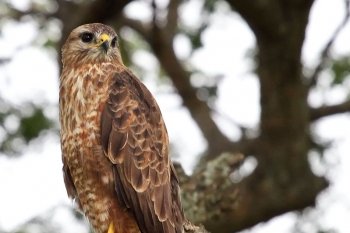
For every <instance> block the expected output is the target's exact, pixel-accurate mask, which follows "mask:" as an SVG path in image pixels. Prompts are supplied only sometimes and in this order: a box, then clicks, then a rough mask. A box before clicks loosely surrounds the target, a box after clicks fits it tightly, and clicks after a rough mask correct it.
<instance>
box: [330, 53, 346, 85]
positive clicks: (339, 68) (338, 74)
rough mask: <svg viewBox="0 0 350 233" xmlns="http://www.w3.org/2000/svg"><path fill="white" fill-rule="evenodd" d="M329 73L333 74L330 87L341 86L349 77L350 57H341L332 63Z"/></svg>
mask: <svg viewBox="0 0 350 233" xmlns="http://www.w3.org/2000/svg"><path fill="white" fill-rule="evenodd" d="M331 71H332V72H333V81H332V85H338V84H343V83H344V81H345V80H346V79H347V78H349V77H350V57H349V56H346V57H341V58H339V59H336V60H334V61H332V64H331Z"/></svg>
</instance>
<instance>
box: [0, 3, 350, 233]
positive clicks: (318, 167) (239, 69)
mask: <svg viewBox="0 0 350 233" xmlns="http://www.w3.org/2000/svg"><path fill="white" fill-rule="evenodd" d="M27 3H28V0H23V1H22V0H13V4H14V5H16V6H17V7H19V8H24V9H25V7H26V6H27V5H26V4H27ZM147 3H148V2H147V1H146V2H139V1H137V2H134V3H132V4H129V5H128V6H127V8H126V9H125V12H126V13H127V14H128V15H129V16H131V17H134V18H140V19H143V20H147V19H149V18H150V16H151V14H150V9H149V7H148V5H147ZM159 3H160V4H164V1H159ZM344 6H345V5H344V3H343V1H342V0H333V1H329V0H317V1H316V3H315V4H314V6H313V9H312V12H311V18H310V23H309V26H308V30H307V37H306V43H305V46H304V49H303V60H304V62H305V64H307V65H309V66H314V65H315V64H316V63H317V61H318V57H319V53H320V49H321V48H323V46H324V45H325V43H326V41H327V40H328V38H329V37H330V36H331V35H332V33H333V32H334V30H335V28H336V27H337V25H338V24H339V23H340V22H341V20H342V19H343V17H344V12H345V11H344ZM200 8H201V1H199V0H192V1H190V2H189V3H187V4H185V5H184V6H183V7H182V8H181V11H180V16H181V19H182V22H184V23H185V24H186V25H188V26H195V25H196V24H197V23H198V22H199V21H200V17H201V14H200ZM220 8H221V9H222V10H221V11H220V13H216V14H214V15H213V16H211V18H210V22H211V23H210V27H209V29H208V30H206V31H205V33H204V34H203V36H202V41H203V44H204V47H203V48H201V49H200V50H198V51H197V52H195V53H194V54H193V55H192V56H190V54H189V51H190V43H189V41H188V40H187V39H186V38H184V37H183V36H178V37H177V38H176V40H175V44H174V46H175V49H176V53H177V54H178V55H179V56H180V57H181V58H185V59H188V60H189V64H190V65H192V66H194V67H196V68H197V69H199V70H202V71H203V72H204V73H206V74H209V75H217V74H220V75H222V76H223V79H222V81H221V83H220V86H219V88H218V96H219V97H218V100H217V102H216V104H215V107H216V109H217V111H218V112H219V114H217V115H215V120H216V121H217V122H218V123H219V126H220V128H221V129H222V130H224V131H225V133H226V134H227V135H228V136H229V137H230V138H232V139H234V138H237V137H238V130H235V128H234V126H232V124H231V121H233V122H238V123H240V124H243V125H245V126H248V127H255V126H256V125H257V123H258V119H259V111H260V109H259V94H258V90H259V84H258V82H257V79H256V77H255V75H254V74H252V73H251V68H252V67H251V61H250V60H249V59H248V58H247V52H248V50H249V49H252V48H253V46H254V43H255V39H254V37H253V35H252V33H251V31H250V30H249V28H248V27H247V25H246V24H245V23H244V22H243V21H242V20H241V19H240V17H239V15H237V14H235V13H231V12H230V11H229V9H228V8H227V7H226V5H225V4H222V5H221V6H220ZM37 34H38V25H36V24H35V23H33V21H28V22H21V23H17V22H8V23H6V24H5V26H4V28H3V34H2V36H1V37H0V57H8V56H12V55H13V59H12V61H11V62H10V63H9V64H8V65H5V66H2V67H1V68H0V92H1V96H2V97H3V98H5V99H6V100H8V101H9V102H11V103H13V104H14V105H16V106H20V104H21V103H22V102H24V101H31V102H35V103H46V104H48V105H49V106H51V105H52V106H55V105H57V102H58V66H57V64H56V58H55V53H54V51H48V50H47V49H43V48H41V47H40V37H39V39H38V37H37ZM59 34H60V32H59V27H57V25H56V26H55V25H53V27H52V32H51V35H56V36H59ZM23 35H25V36H23ZM349 52H350V26H349V25H347V27H346V28H345V30H344V31H343V32H342V33H341V35H340V37H339V38H338V39H337V41H336V43H335V46H334V49H333V50H332V54H333V55H334V56H341V55H345V54H349ZM134 59H135V62H136V63H137V64H138V65H139V66H141V67H143V68H144V69H145V70H146V71H147V72H149V74H148V75H147V78H146V80H145V83H146V85H147V86H148V87H149V88H150V90H151V91H152V92H153V93H154V94H155V95H156V98H157V100H158V102H159V104H160V107H161V109H162V112H163V115H164V118H165V121H166V124H167V127H168V131H169V134H170V140H171V141H172V143H173V144H174V145H175V146H176V148H177V151H178V152H179V154H180V156H181V158H180V160H181V161H182V162H183V165H184V166H185V169H186V170H187V171H190V169H191V166H192V165H193V161H194V160H195V155H197V154H199V153H200V152H201V151H203V150H204V149H205V143H204V140H203V138H202V136H201V135H200V132H199V130H198V129H197V128H196V126H194V124H193V123H192V121H191V119H190V116H189V114H188V112H187V111H186V110H184V109H183V108H182V107H181V102H180V100H179V98H178V97H177V96H175V95H174V94H172V92H171V91H169V90H171V89H172V88H170V87H168V86H166V85H159V83H158V82H157V79H156V77H154V75H152V70H154V69H156V68H157V62H156V60H155V59H154V58H152V57H151V56H150V54H149V53H148V52H146V51H140V52H137V53H136V54H135V55H134ZM192 81H193V82H195V83H196V82H199V83H200V82H203V79H201V78H200V77H198V78H196V79H194V80H192ZM204 81H205V80H204ZM329 82H330V77H329V74H327V73H324V74H323V75H322V79H321V82H320V85H319V86H318V88H317V90H315V91H313V92H312V93H311V95H310V98H309V100H310V103H311V104H312V105H313V106H320V105H322V104H334V103H338V102H340V101H342V100H344V99H345V98H346V97H347V96H348V90H349V89H350V81H348V82H346V83H345V85H344V86H342V87H336V88H333V89H332V90H326V89H327V87H328V84H329ZM47 114H48V115H50V116H53V117H54V118H56V119H57V115H58V110H57V108H49V110H48V111H47ZM228 119H229V120H228ZM178 122H181V123H182V124H184V125H185V127H183V128H180V127H178ZM15 123H16V122H9V124H15ZM184 129H186V130H185V131H184ZM313 130H314V131H315V132H317V134H319V135H320V136H321V140H324V141H327V140H334V142H335V143H334V146H333V147H332V148H331V149H330V150H328V151H327V153H326V156H325V161H320V160H319V159H318V158H317V156H315V155H314V154H312V153H310V161H312V164H313V168H314V170H315V172H316V173H320V174H327V177H329V178H330V179H331V181H332V183H331V186H330V188H329V189H327V190H326V191H325V192H323V193H322V194H321V195H319V197H318V200H317V208H316V211H314V212H313V213H312V214H311V216H314V217H315V218H316V219H318V220H319V222H320V225H321V226H323V227H325V228H334V229H337V230H338V231H339V232H340V233H348V232H349V231H350V221H349V219H350V195H349V193H350V186H349V177H350V158H349V156H348V155H349V151H350V117H349V114H342V115H338V116H334V117H329V118H327V119H323V120H321V121H319V122H318V123H316V124H315V125H314V126H313ZM0 136H1V135H0ZM61 166H62V165H61V157H60V146H59V140H58V137H57V136H55V135H50V134H49V135H47V136H45V139H44V140H36V141H34V142H33V143H31V145H30V146H29V147H28V148H26V150H25V154H24V155H23V156H21V157H20V158H16V159H9V158H8V157H5V156H0V184H1V187H2V190H1V191H0V229H4V230H7V231H10V230H14V229H16V227H17V226H18V225H20V224H23V223H24V222H26V221H28V220H29V219H31V218H33V217H34V216H37V215H42V214H45V213H46V212H47V211H48V210H50V209H52V208H55V207H56V206H58V205H61V204H62V205H63V206H69V205H71V201H70V200H69V199H68V198H67V196H66V191H65V188H64V184H63V179H62V173H61ZM53 220H54V222H55V223H57V224H62V225H64V226H65V227H64V232H66V233H70V232H72V233H77V232H79V233H83V232H86V227H85V226H81V225H76V224H73V223H72V221H73V220H72V218H71V216H70V213H69V211H67V209H66V208H65V207H62V208H59V209H58V211H56V212H55V215H54V216H53ZM295 220H296V215H295V214H294V213H289V214H285V215H283V216H281V217H278V218H275V219H273V220H271V221H269V222H267V223H262V224H259V225H258V226H256V227H254V228H253V229H252V230H248V231H245V233H248V232H252V233H273V232H279V233H290V232H292V230H293V227H294V225H295ZM73 225H74V227H72V226H73ZM67 226H69V227H67ZM304 227H306V229H307V231H306V232H310V233H312V232H313V229H312V226H310V225H306V226H304ZM62 232H63V231H62Z"/></svg>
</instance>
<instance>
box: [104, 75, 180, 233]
mask: <svg viewBox="0 0 350 233" xmlns="http://www.w3.org/2000/svg"><path fill="white" fill-rule="evenodd" d="M101 140H102V145H103V148H104V151H105V154H106V155H107V157H108V158H109V159H110V160H111V162H112V163H113V164H114V166H115V167H114V173H115V189H116V195H117V198H118V200H119V201H120V202H121V203H122V204H124V205H125V206H126V207H127V208H130V210H131V211H132V212H133V214H134V216H135V218H136V220H137V222H138V225H139V228H140V230H141V232H142V233H181V232H182V221H183V214H182V209H181V205H180V202H179V196H178V190H177V189H178V182H177V180H176V177H175V176H174V174H173V171H172V170H171V168H170V161H169V157H168V138H167V132H166V129H165V126H164V123H163V120H162V117H161V113H160V110H159V108H158V106H157V104H156V102H155V100H154V98H153V97H152V95H151V93H150V92H149V91H148V90H147V89H146V87H145V86H144V85H143V84H142V83H141V82H140V81H138V80H137V78H136V77H134V76H133V75H132V74H131V73H129V72H128V71H123V72H121V73H118V74H116V76H115V81H114V84H113V86H112V87H111V90H110V96H109V99H108V100H107V103H106V105H105V107H104V110H103V113H102V117H101Z"/></svg>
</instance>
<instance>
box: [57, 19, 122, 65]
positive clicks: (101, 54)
mask: <svg viewBox="0 0 350 233" xmlns="http://www.w3.org/2000/svg"><path fill="white" fill-rule="evenodd" d="M106 61H108V62H118V63H120V64H122V60H121V56H120V51H119V46H118V36H117V33H116V32H115V31H114V30H113V29H112V28H111V27H109V26H107V25H104V24H101V23H93V24H84V25H81V26H79V27H77V28H75V29H74V30H73V31H72V32H71V33H70V34H69V36H68V38H67V40H66V42H65V44H64V45H63V48H62V62H63V65H65V64H71V63H73V64H77V63H80V62H82V63H85V64H86V63H98V62H106Z"/></svg>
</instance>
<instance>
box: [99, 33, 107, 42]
mask: <svg viewBox="0 0 350 233" xmlns="http://www.w3.org/2000/svg"><path fill="white" fill-rule="evenodd" d="M107 40H109V35H107V34H105V33H103V34H102V35H101V36H100V37H99V38H98V43H99V44H102V43H103V42H105V41H107Z"/></svg>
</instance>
